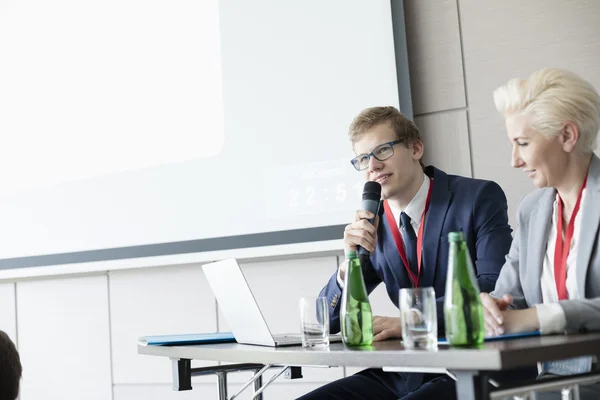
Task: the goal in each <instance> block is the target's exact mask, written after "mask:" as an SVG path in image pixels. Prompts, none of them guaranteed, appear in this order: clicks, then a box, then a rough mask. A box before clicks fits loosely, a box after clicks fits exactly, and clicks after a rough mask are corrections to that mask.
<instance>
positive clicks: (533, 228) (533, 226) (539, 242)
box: [525, 190, 556, 304]
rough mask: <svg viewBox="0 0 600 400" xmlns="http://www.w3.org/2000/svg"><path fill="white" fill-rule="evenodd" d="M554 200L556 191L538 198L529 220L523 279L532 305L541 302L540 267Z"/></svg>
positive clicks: (542, 263)
mask: <svg viewBox="0 0 600 400" xmlns="http://www.w3.org/2000/svg"><path fill="white" fill-rule="evenodd" d="M555 198H556V190H547V191H546V192H545V193H544V194H543V195H542V197H541V198H540V201H539V205H538V207H536V208H534V209H533V211H532V212H531V217H530V218H529V226H528V232H529V233H528V236H527V247H528V251H527V263H526V264H525V274H526V278H525V279H526V280H527V282H528V284H527V286H528V289H529V290H528V291H529V293H531V296H532V297H531V300H532V301H531V303H532V304H539V303H541V302H542V287H541V285H540V279H541V278H542V267H543V265H544V257H545V256H546V250H547V247H548V234H549V233H550V222H551V221H552V212H553V211H554V199H555Z"/></svg>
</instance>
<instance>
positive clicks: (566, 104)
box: [494, 68, 600, 153]
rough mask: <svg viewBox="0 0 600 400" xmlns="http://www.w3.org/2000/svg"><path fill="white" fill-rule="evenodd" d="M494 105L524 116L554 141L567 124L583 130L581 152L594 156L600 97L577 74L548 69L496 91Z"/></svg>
mask: <svg viewBox="0 0 600 400" xmlns="http://www.w3.org/2000/svg"><path fill="white" fill-rule="evenodd" d="M494 103H496V108H497V109H498V111H499V112H500V113H502V114H504V115H507V114H509V115H510V114H521V115H525V116H527V117H528V118H529V119H530V122H531V125H532V127H533V129H535V130H536V131H538V132H540V133H541V134H543V135H545V136H547V137H551V136H554V135H556V134H557V133H558V132H559V131H560V130H561V129H562V128H563V127H564V124H565V123H566V122H573V123H574V124H575V125H576V126H577V129H578V130H579V140H578V142H577V147H576V148H577V150H579V151H580V152H583V153H592V152H593V151H594V150H595V149H596V140H597V137H598V130H600V96H599V95H598V92H597V91H596V89H594V87H593V86H592V85H591V84H590V83H589V82H587V81H586V80H584V79H583V78H581V77H580V76H578V75H576V74H574V73H573V72H570V71H567V70H563V69H558V68H546V69H542V70H539V71H536V72H534V73H533V74H531V76H529V77H528V78H527V79H518V78H515V79H511V80H509V81H508V83H506V84H505V85H504V86H501V87H499V88H498V89H496V90H495V91H494Z"/></svg>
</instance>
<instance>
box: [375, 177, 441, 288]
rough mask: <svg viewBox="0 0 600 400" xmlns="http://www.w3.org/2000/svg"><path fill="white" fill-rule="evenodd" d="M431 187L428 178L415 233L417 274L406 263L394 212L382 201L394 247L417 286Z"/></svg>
mask: <svg viewBox="0 0 600 400" xmlns="http://www.w3.org/2000/svg"><path fill="white" fill-rule="evenodd" d="M432 189H433V179H431V178H429V192H428V193H427V200H426V201H425V209H424V210H423V215H421V224H420V225H419V234H418V235H417V274H418V275H417V276H415V274H414V273H413V272H412V270H411V269H410V265H409V264H408V258H407V257H406V250H405V249H404V241H403V240H402V235H400V229H398V224H397V223H396V219H395V218H394V214H393V213H392V210H391V209H390V206H389V204H388V202H387V200H385V201H384V202H383V208H384V210H385V217H386V218H387V222H388V225H389V227H390V230H391V231H392V236H393V237H394V242H396V247H397V248H398V253H400V258H401V259H402V262H403V263H404V268H406V272H408V275H409V276H410V279H412V281H413V284H414V287H415V288H418V287H419V278H420V277H421V259H422V256H423V229H424V227H425V215H426V214H427V210H428V209H429V203H430V201H431V190H432Z"/></svg>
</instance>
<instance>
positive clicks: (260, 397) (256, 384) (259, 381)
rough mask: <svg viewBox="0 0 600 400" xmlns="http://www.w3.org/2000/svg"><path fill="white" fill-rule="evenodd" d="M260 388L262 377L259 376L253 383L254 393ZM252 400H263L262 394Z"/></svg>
mask: <svg viewBox="0 0 600 400" xmlns="http://www.w3.org/2000/svg"><path fill="white" fill-rule="evenodd" d="M261 387H262V375H261V376H259V377H258V378H256V380H255V381H254V392H257V391H258V389H260V388H261ZM254 400H263V395H262V393H259V394H258V395H257V396H255V397H254Z"/></svg>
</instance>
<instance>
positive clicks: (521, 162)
mask: <svg viewBox="0 0 600 400" xmlns="http://www.w3.org/2000/svg"><path fill="white" fill-rule="evenodd" d="M494 101H495V103H496V108H497V109H498V111H499V112H500V113H501V114H502V115H503V116H504V118H505V123H506V130H507V134H508V139H509V140H510V142H511V144H512V160H511V161H512V166H513V167H514V168H518V169H520V170H522V171H523V172H524V173H525V174H527V176H528V177H529V178H530V179H531V180H532V181H533V183H534V185H535V186H536V187H537V188H538V189H537V190H535V191H533V192H531V193H529V194H528V195H527V196H525V197H524V198H523V200H522V201H521V202H520V204H519V208H518V211H517V223H518V225H517V229H516V232H515V236H514V239H513V242H512V245H511V248H510V252H509V254H508V255H507V257H506V263H505V264H504V266H503V268H502V270H501V272H500V276H499V278H498V281H497V283H496V287H495V289H494V291H493V292H492V293H490V294H489V295H488V294H482V300H483V303H484V306H485V308H486V310H485V323H486V330H487V332H488V334H502V333H510V332H523V331H532V330H539V331H540V332H541V333H542V334H544V335H545V334H558V333H570V332H588V331H600V251H599V250H600V242H599V235H600V230H599V227H600V159H599V158H598V157H596V156H595V155H594V153H593V151H594V149H595V148H596V139H597V135H598V130H599V129H600V96H599V95H598V92H597V91H596V90H595V89H594V88H593V87H592V86H591V85H590V84H589V83H588V82H586V81H585V80H583V79H582V78H580V77H579V76H577V75H575V74H574V73H571V72H568V71H565V70H559V69H544V70H540V71H537V72H535V73H533V74H532V75H531V76H530V77H529V78H527V79H513V80H510V81H509V82H508V83H507V84H506V85H504V86H502V87H500V88H498V89H497V90H496V91H495V92H494ZM593 362H594V361H593V360H592V359H591V358H590V357H580V358H576V359H571V360H565V361H560V362H558V361H557V362H552V363H545V364H543V365H541V366H540V368H541V370H542V371H541V372H542V374H543V375H551V374H556V375H568V374H574V373H582V372H587V371H590V370H591V369H592V368H594V367H595V365H593ZM584 392H585V393H584ZM543 395H544V396H549V397H538V398H548V399H553V398H557V399H559V398H560V395H559V394H558V393H556V394H552V393H546V394H543ZM581 396H582V398H594V399H596V398H600V388H599V387H598V385H595V386H591V387H582V392H581Z"/></svg>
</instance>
